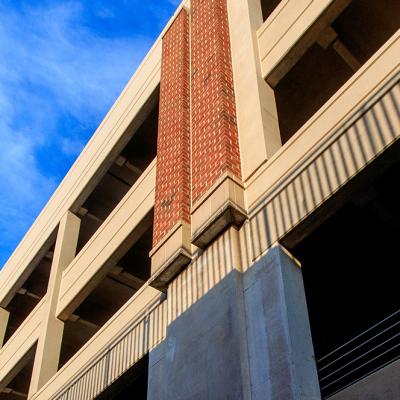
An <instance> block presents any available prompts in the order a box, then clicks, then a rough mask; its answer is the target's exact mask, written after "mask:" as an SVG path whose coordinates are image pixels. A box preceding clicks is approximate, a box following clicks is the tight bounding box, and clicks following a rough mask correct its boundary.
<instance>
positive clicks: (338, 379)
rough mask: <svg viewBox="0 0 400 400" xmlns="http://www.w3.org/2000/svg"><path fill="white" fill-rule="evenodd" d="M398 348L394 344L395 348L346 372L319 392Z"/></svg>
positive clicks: (399, 344)
mask: <svg viewBox="0 0 400 400" xmlns="http://www.w3.org/2000/svg"><path fill="white" fill-rule="evenodd" d="M399 346H400V343H398V344H396V345H395V346H393V347H391V348H390V349H388V350H385V351H384V352H383V353H381V354H379V355H377V356H376V357H374V358H371V359H370V360H368V361H367V362H365V363H364V364H362V365H360V366H359V367H357V368H355V369H353V370H352V371H350V372H347V373H346V374H344V375H342V376H341V377H339V378H337V379H335V380H334V381H333V382H331V383H329V384H327V385H325V386H321V390H324V389H326V388H328V387H329V386H332V385H333V384H335V383H336V382H339V381H340V380H342V379H343V378H345V377H346V376H348V375H350V374H353V373H354V372H355V371H357V370H359V369H360V368H362V367H365V366H366V365H368V364H370V363H371V362H372V361H375V360H377V359H378V358H379V357H382V356H383V355H385V354H386V353H389V352H390V351H392V350H393V349H395V348H396V347H399Z"/></svg>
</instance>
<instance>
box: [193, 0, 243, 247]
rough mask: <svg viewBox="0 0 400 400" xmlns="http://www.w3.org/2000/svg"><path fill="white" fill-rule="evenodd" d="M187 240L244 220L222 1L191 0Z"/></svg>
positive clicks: (199, 241) (200, 242)
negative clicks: (189, 228) (190, 202)
mask: <svg viewBox="0 0 400 400" xmlns="http://www.w3.org/2000/svg"><path fill="white" fill-rule="evenodd" d="M191 4H192V25H191V27H192V31H191V67H192V71H191V74H192V76H191V101H192V103H191V106H192V200H193V205H192V235H193V236H192V240H193V243H194V244H196V245H197V246H199V247H205V246H206V245H207V244H208V243H209V242H210V241H211V240H213V239H214V238H215V237H216V236H217V235H218V234H219V233H220V232H221V231H222V230H223V229H225V228H226V227H227V226H228V225H230V224H232V223H234V224H236V225H240V223H241V222H243V220H244V218H245V212H244V209H245V206H244V200H243V199H244V196H243V187H242V181H241V166H240V154H239V141H238V130H237V123H236V105H235V94H234V87H233V74H232V62H231V51H230V37H229V28H228V15H227V4H226V0H192V2H191Z"/></svg>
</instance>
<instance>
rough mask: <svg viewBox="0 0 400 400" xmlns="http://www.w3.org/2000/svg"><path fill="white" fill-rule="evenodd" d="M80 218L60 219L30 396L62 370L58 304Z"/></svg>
mask: <svg viewBox="0 0 400 400" xmlns="http://www.w3.org/2000/svg"><path fill="white" fill-rule="evenodd" d="M80 222H81V221H80V219H79V218H78V217H77V216H75V215H74V214H72V213H71V212H69V211H68V212H67V213H66V214H65V215H64V217H63V218H62V220H61V221H60V225H59V228H58V234H57V240H56V245H55V250H54V257H53V263H52V266H51V272H50V278H49V285H48V290H47V300H46V312H45V315H44V319H43V328H42V334H41V335H40V337H39V340H38V345H37V349H36V356H35V362H34V367H33V374H32V379H31V385H30V389H29V396H28V398H31V397H32V396H33V394H34V393H36V392H37V391H38V390H39V389H40V388H41V387H42V386H43V385H44V384H45V383H46V382H47V381H48V380H49V379H50V378H51V377H52V376H53V375H54V374H55V373H56V372H57V370H58V363H59V357H60V349H61V342H62V336H63V330H64V323H63V322H62V321H61V320H59V319H58V318H56V307H57V302H58V295H59V290H60V283H61V277H62V273H63V271H64V269H65V268H66V267H67V266H68V265H69V264H70V262H71V261H72V260H73V259H74V257H75V254H76V246H77V242H78V236H79V227H80Z"/></svg>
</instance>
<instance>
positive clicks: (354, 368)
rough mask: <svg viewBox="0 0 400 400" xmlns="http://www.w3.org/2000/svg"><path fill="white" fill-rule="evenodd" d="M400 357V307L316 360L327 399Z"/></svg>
mask: <svg viewBox="0 0 400 400" xmlns="http://www.w3.org/2000/svg"><path fill="white" fill-rule="evenodd" d="M398 359H400V309H399V310H397V311H395V312H394V313H392V314H390V315H389V316H387V317H386V318H384V319H382V320H381V321H379V322H377V323H376V324H374V325H372V326H371V327H369V328H368V329H366V330H365V331H363V332H362V333H360V334H359V335H357V336H355V337H354V338H352V339H351V340H349V341H348V342H346V343H344V344H343V345H341V346H339V347H338V348H336V349H335V350H333V351H332V352H330V353H328V354H326V355H325V356H323V357H321V358H320V359H319V360H317V368H318V375H319V381H320V387H321V394H322V398H323V399H327V398H329V397H331V396H333V395H334V394H336V393H338V392H340V391H341V390H343V389H345V388H346V387H348V386H351V385H353V384H354V383H356V382H358V381H360V380H361V379H363V378H365V377H366V376H368V375H370V374H372V373H374V372H376V371H377V370H379V369H381V368H383V367H385V366H386V365H388V364H391V363H392V362H394V361H396V360H398Z"/></svg>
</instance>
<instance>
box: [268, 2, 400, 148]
mask: <svg viewBox="0 0 400 400" xmlns="http://www.w3.org/2000/svg"><path fill="white" fill-rule="evenodd" d="M399 15H400V4H399V2H398V1H397V0H388V1H386V2H385V6H382V2H380V1H379V0H353V1H352V2H350V4H349V5H348V6H347V8H345V10H344V11H343V12H342V13H341V14H340V15H339V16H338V17H337V18H336V19H335V20H333V21H332V22H331V24H330V25H329V26H327V27H326V28H325V29H324V30H323V31H322V32H321V33H319V34H318V35H317V36H315V37H314V38H313V40H311V41H310V43H311V44H309V43H307V45H306V46H305V48H304V49H302V50H301V51H300V50H298V49H296V55H294V54H293V55H290V54H288V56H287V57H289V58H290V57H292V58H293V57H297V56H300V57H299V58H298V59H297V62H296V63H295V65H294V66H293V67H292V68H291V69H290V70H289V71H288V72H287V73H286V75H285V76H284V77H283V78H282V79H280V81H279V83H276V82H274V84H273V85H272V86H274V89H275V97H276V105H277V110H278V116H279V127H280V133H281V140H282V144H284V143H286V142H287V141H288V140H289V139H290V138H291V137H292V136H293V134H295V133H296V132H297V131H298V130H299V129H300V128H301V126H302V125H304V123H305V122H306V121H307V120H308V119H310V118H311V117H312V116H313V115H314V114H315V113H316V112H317V111H318V109H320V108H321V106H322V105H323V104H324V103H325V102H326V101H327V100H329V98H331V97H332V96H333V95H334V94H335V93H336V92H337V91H338V89H339V88H340V87H341V86H342V85H343V84H344V83H345V82H346V81H347V80H348V79H349V78H350V77H351V76H352V75H353V74H354V73H355V72H356V71H357V70H358V69H359V68H360V67H361V66H362V65H363V64H364V63H365V62H366V61H367V60H368V59H369V58H370V57H371V56H372V55H373V54H374V53H375V52H376V51H377V50H378V49H379V48H380V47H381V46H382V45H383V44H384V43H385V42H386V41H387V40H388V39H389V38H390V37H391V36H392V35H393V34H394V33H395V32H396V31H397V29H399V28H400V17H399ZM294 51H295V50H294V49H292V50H291V52H292V53H294ZM291 52H289V53H291ZM282 63H287V61H285V60H283V61H282ZM267 81H268V78H267Z"/></svg>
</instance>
